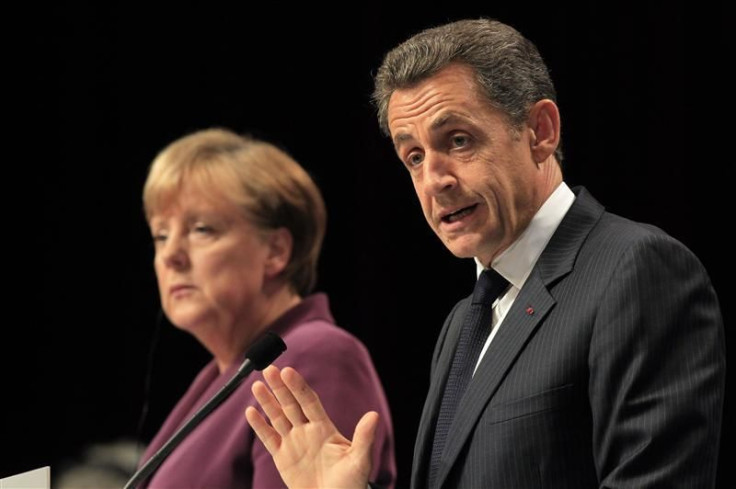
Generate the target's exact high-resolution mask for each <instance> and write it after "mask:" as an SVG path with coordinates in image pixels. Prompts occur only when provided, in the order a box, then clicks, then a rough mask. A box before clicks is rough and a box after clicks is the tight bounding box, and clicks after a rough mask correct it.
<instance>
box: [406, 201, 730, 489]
mask: <svg viewBox="0 0 736 489" xmlns="http://www.w3.org/2000/svg"><path fill="white" fill-rule="evenodd" d="M575 193H576V194H577V198H576V200H575V202H574V204H573V205H572V207H571V208H570V210H569V211H568V213H567V215H566V216H565V218H564V219H563V221H562V222H561V224H560V226H559V227H558V229H557V231H556V232H555V234H554V235H553V237H552V239H551V240H550V242H549V244H548V245H547V247H546V248H545V250H544V252H543V253H542V255H541V256H540V258H539V261H538V262H537V264H536V266H535V267H534V270H533V272H532V274H531V276H530V277H529V279H528V280H527V282H526V283H525V285H524V287H523V288H522V289H521V291H520V293H519V295H518V297H517V298H516V301H515V302H514V304H513V306H512V308H511V310H510V311H509V312H508V315H507V316H506V318H505V319H504V322H503V324H502V325H501V327H500V330H499V331H498V333H497V335H496V337H495V338H494V340H493V342H491V344H490V347H489V349H488V351H487V352H486V355H485V357H484V358H483V360H482V362H481V364H480V366H479V368H478V371H477V372H476V374H475V376H474V378H473V380H472V381H471V383H470V385H469V386H468V390H467V391H466V394H465V397H464V398H463V399H462V401H461V403H460V405H459V406H458V410H457V413H458V414H457V416H456V418H455V420H454V422H453V426H452V427H451V429H450V434H449V435H448V438H447V444H446V447H445V452H444V455H443V457H442V458H443V465H442V466H441V467H440V469H439V475H438V484H439V486H438V487H460V488H511V487H514V488H516V487H518V488H524V489H534V488H538V487H540V488H541V487H545V488H547V487H549V488H564V489H574V488H586V489H590V488H594V487H611V488H613V487H635V488H645V487H694V488H695V487H697V488H705V487H712V485H713V484H714V480H715V473H716V461H717V455H718V443H719V433H720V423H721V415H722V405H723V395H724V376H725V351H724V348H725V347H724V336H723V325H722V322H721V316H720V311H719V307H718V303H717V299H716V296H715V293H714V291H713V288H712V286H711V284H710V281H709V278H708V276H707V274H706V272H705V270H704V269H703V267H702V265H701V264H700V262H699V261H698V260H697V258H696V257H695V256H694V255H693V254H692V253H691V252H690V251H689V250H687V249H686V248H685V247H684V246H683V245H682V244H680V243H679V242H677V241H675V240H674V239H673V238H671V237H669V236H667V235H666V234H665V233H663V232H662V231H660V230H659V229H657V228H655V227H653V226H648V225H643V224H637V223H634V222H631V221H628V220H626V219H623V218H621V217H618V216H615V215H613V214H609V213H607V212H605V211H604V209H603V207H602V206H601V205H600V204H599V203H598V202H596V201H595V199H593V198H592V197H591V196H590V194H588V193H587V191H586V190H585V189H576V192H575ZM468 300H469V299H467V298H466V299H464V300H462V301H460V302H459V303H458V304H457V305H456V306H455V308H454V309H453V310H452V312H451V313H450V315H449V317H448V318H447V320H446V321H445V325H444V327H443V329H442V331H441V333H440V336H439V339H438V341H437V345H436V347H435V352H434V356H433V361H432V375H431V384H430V388H429V393H428V396H427V400H426V403H425V406H424V410H423V413H422V419H421V422H420V425H419V432H418V435H417V441H416V446H415V451H414V464H413V472H412V487H413V488H416V489H419V488H424V487H426V483H427V479H426V476H427V470H428V463H429V457H430V454H431V443H432V434H433V432H434V423H435V420H436V417H437V413H438V410H439V404H440V401H441V393H442V389H443V387H444V383H445V381H446V378H447V373H448V371H449V367H450V364H451V361H452V353H453V352H454V350H455V346H456V343H457V341H458V336H459V332H460V327H461V325H462V321H463V316H464V315H465V311H466V309H467V306H468ZM530 307H531V309H529V308H530ZM531 310H533V312H532V311H531ZM530 312H531V313H530Z"/></svg>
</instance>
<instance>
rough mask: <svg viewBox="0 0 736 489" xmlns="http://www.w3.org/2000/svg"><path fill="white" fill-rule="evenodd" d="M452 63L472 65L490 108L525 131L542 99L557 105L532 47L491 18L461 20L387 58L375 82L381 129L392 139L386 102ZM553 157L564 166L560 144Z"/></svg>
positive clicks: (410, 42) (431, 31) (413, 40)
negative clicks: (525, 124)
mask: <svg viewBox="0 0 736 489" xmlns="http://www.w3.org/2000/svg"><path fill="white" fill-rule="evenodd" d="M452 63H463V64H465V65H467V66H470V67H471V68H472V69H473V70H474V71H475V74H476V81H477V83H478V85H479V87H480V89H481V90H482V92H483V93H484V95H485V97H486V98H487V99H488V101H489V102H490V104H491V105H492V106H493V107H494V108H496V109H497V110H499V111H501V112H502V113H503V114H505V115H506V117H508V121H509V123H510V124H511V125H512V127H514V128H515V129H521V127H522V126H523V125H524V123H525V122H526V120H527V116H528V112H529V109H530V108H531V106H532V105H534V104H535V103H536V102H538V101H539V100H543V99H550V100H552V101H555V102H556V101H557V94H556V92H555V88H554V85H553V84H552V79H551V78H550V76H549V70H548V69H547V66H546V65H545V63H544V61H543V60H542V57H541V56H540V54H539V51H538V50H537V48H536V46H535V45H534V43H532V42H531V41H530V40H528V39H526V38H525V37H524V36H522V35H521V33H519V32H518V31H517V30H516V29H514V28H512V27H510V26H508V25H506V24H503V23H501V22H498V21H496V20H492V19H478V20H461V21H457V22H452V23H449V24H445V25H442V26H439V27H434V28H430V29H426V30H424V31H422V32H420V33H418V34H416V35H414V36H413V37H411V38H410V39H408V40H406V41H404V42H403V43H401V44H400V45H398V46H397V47H395V48H394V49H392V50H391V51H389V53H388V54H387V55H386V57H385V58H384V60H383V63H382V64H381V67H380V68H379V69H378V73H377V74H376V77H375V90H374V92H373V101H374V103H375V105H376V107H377V109H378V122H379V124H380V126H381V130H382V131H383V132H384V133H385V134H386V135H390V131H389V128H388V102H389V99H390V98H391V94H392V93H393V92H394V90H397V89H401V88H410V87H412V86H415V85H416V84H418V83H420V82H421V81H423V80H426V79H427V78H429V77H431V76H433V75H434V74H436V73H437V72H439V71H440V70H442V69H443V68H445V67H446V66H448V65H450V64H452ZM555 156H556V157H557V161H558V162H559V163H561V162H562V144H561V142H560V145H558V147H557V150H556V151H555Z"/></svg>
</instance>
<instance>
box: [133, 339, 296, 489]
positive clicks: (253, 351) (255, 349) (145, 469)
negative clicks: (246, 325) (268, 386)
mask: <svg viewBox="0 0 736 489" xmlns="http://www.w3.org/2000/svg"><path fill="white" fill-rule="evenodd" d="M284 350H286V344H285V343H284V341H283V340H282V339H281V338H280V337H279V335H277V334H276V333H273V332H271V331H267V332H266V333H264V334H263V335H262V336H261V337H260V338H258V339H257V340H256V341H255V342H254V343H253V344H252V345H251V347H250V348H248V351H247V352H246V353H245V361H243V363H242V365H240V368H239V369H238V371H237V372H236V373H235V375H233V378H232V379H230V380H229V381H228V382H227V383H226V384H225V385H223V386H222V388H221V389H220V390H219V391H217V393H216V394H215V395H214V396H212V399H210V400H209V401H207V403H206V404H205V405H204V406H202V407H201V408H199V410H198V411H197V412H196V413H194V414H193V415H192V417H191V418H189V419H188V420H187V421H186V422H185V423H184V424H183V425H182V426H181V428H179V429H178V430H177V431H176V433H174V435H173V436H172V437H171V438H169V440H168V441H167V442H166V443H165V444H164V445H163V446H162V447H161V448H160V449H159V450H158V451H157V452H156V453H154V454H153V456H152V457H151V458H149V459H148V461H147V462H146V463H145V464H144V465H143V466H142V467H141V468H140V469H138V471H137V472H136V473H135V474H133V477H131V478H130V480H129V481H128V483H127V484H125V487H124V488H123V489H134V488H135V487H137V486H138V484H140V483H141V482H142V481H143V480H144V479H145V478H146V477H148V476H149V475H151V473H153V471H155V470H156V469H157V468H158V466H159V465H161V463H162V462H163V461H164V459H165V458H166V457H168V456H169V454H170V453H171V451H172V450H174V448H175V447H176V446H177V445H179V443H181V441H182V440H183V439H184V437H185V436H187V435H188V434H189V433H190V432H191V431H192V430H193V429H194V428H196V427H197V425H199V423H201V422H202V420H203V419H204V418H205V417H207V415H209V414H210V413H211V412H212V411H213V410H214V409H215V408H216V407H217V406H219V405H220V404H221V403H222V401H224V400H225V399H227V398H228V397H229V396H230V394H232V393H233V391H234V390H235V388H236V387H238V385H240V382H241V381H242V380H243V379H244V378H245V377H246V376H248V375H249V374H250V373H251V372H253V370H258V371H260V370H263V369H264V368H266V367H268V366H269V365H270V364H271V362H273V361H274V360H276V358H277V357H278V356H279V355H281V353H283V352H284Z"/></svg>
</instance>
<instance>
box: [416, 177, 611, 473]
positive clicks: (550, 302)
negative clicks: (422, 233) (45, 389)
mask: <svg viewBox="0 0 736 489" xmlns="http://www.w3.org/2000/svg"><path fill="white" fill-rule="evenodd" d="M575 190H576V192H575V193H576V194H578V198H577V199H576V200H575V202H574V203H573V205H572V207H571V208H570V210H569V211H568V213H567V214H566V215H565V218H564V219H563V220H562V222H561V223H560V225H559V227H558V228H557V230H556V231H555V233H554V235H553V236H552V239H550V242H549V243H548V245H547V247H546V248H545V250H544V252H543V253H542V255H541V256H540V257H539V260H538V261H537V264H536V265H535V267H534V269H533V270H532V273H531V275H530V276H529V278H528V279H527V281H526V283H525V284H524V286H523V287H522V290H521V291H520V292H519V295H518V297H517V298H516V300H515V301H514V304H513V306H512V307H511V309H510V310H509V312H508V314H507V315H506V317H505V318H504V320H503V323H502V325H501V326H500V329H499V331H498V333H497V335H496V337H495V338H494V339H493V341H492V342H491V344H490V346H489V348H488V350H487V351H486V353H485V356H484V357H483V360H482V361H481V364H480V365H479V367H478V370H477V372H476V373H475V376H474V377H473V379H472V381H471V382H470V384H469V385H468V389H467V391H466V392H465V395H464V397H463V399H462V400H461V401H460V404H459V405H458V410H457V413H458V414H457V415H456V417H455V420H454V421H453V424H452V426H451V428H450V432H449V434H448V438H447V443H446V445H445V450H444V454H443V457H442V458H443V464H442V466H441V467H440V471H439V473H438V477H437V482H438V487H441V486H442V484H443V483H444V481H445V479H446V478H447V476H448V475H449V473H450V469H451V468H452V466H453V465H454V464H455V461H456V460H457V458H458V455H459V454H460V452H461V450H462V448H463V446H464V445H465V443H466V441H467V439H468V437H469V436H470V433H471V432H472V430H473V429H474V427H475V426H476V424H477V422H478V418H479V417H480V416H481V414H482V413H483V411H484V408H485V407H486V406H487V405H488V403H489V402H490V400H491V398H492V397H493V395H494V393H495V392H496V391H497V390H498V387H499V386H500V385H501V382H503V379H504V378H505V377H506V375H507V373H508V371H509V369H511V368H512V366H513V364H514V362H515V360H516V359H517V358H518V356H519V354H520V353H521V351H522V350H523V349H524V346H525V345H526V344H527V343H528V341H529V339H530V338H531V336H532V335H533V334H534V332H535V331H536V330H537V329H538V328H539V327H542V324H543V320H544V318H545V317H546V316H547V314H548V313H549V311H550V310H551V309H552V308H553V307H554V305H555V300H554V298H553V297H552V295H550V293H549V287H550V286H551V285H552V284H553V283H555V282H556V281H558V280H560V279H561V278H562V277H564V276H565V275H567V274H568V273H570V271H571V270H572V268H573V265H574V262H575V258H576V257H577V254H578V252H579V250H580V247H581V246H582V244H583V242H584V241H585V238H586V237H587V236H588V234H589V233H590V231H591V229H592V228H593V226H594V225H595V223H596V222H598V220H599V219H600V216H601V215H602V213H603V207H602V206H601V205H600V204H598V202H597V201H595V199H593V198H592V197H591V196H590V195H589V194H588V193H587V191H586V190H585V189H575ZM465 310H466V309H465V308H463V311H462V312H463V314H462V315H461V314H457V315H456V317H455V318H454V322H455V323H456V324H455V325H454V326H455V327H454V328H451V329H450V333H453V340H452V342H450V341H448V342H447V344H446V345H445V348H444V350H443V352H442V355H441V357H440V360H441V363H438V368H437V372H435V375H434V379H433V381H432V386H431V388H430V394H429V397H428V400H427V404H425V408H424V413H423V415H422V424H421V426H420V428H421V431H420V436H421V437H422V445H419V440H417V442H418V443H417V447H416V448H417V450H419V449H420V446H421V450H422V452H421V453H420V454H419V457H417V453H415V460H414V462H415V467H414V470H415V472H416V471H417V470H422V471H423V472H419V474H417V473H414V474H413V477H412V480H413V481H417V480H419V479H416V478H415V477H416V476H417V475H420V476H421V477H426V475H424V474H426V463H427V460H428V458H429V454H428V453H429V452H427V450H428V448H429V444H430V443H431V442H432V432H433V430H434V419H435V418H436V416H437V410H438V409H439V400H440V393H441V392H442V389H443V388H444V383H445V380H446V377H447V373H448V370H449V368H450V362H451V361H452V353H453V352H454V351H455V346H456V344H457V340H458V337H459V329H460V325H461V323H462V319H463V316H464V313H465ZM458 312H460V311H458ZM448 334H449V333H448ZM448 340H449V338H448ZM440 364H441V366H442V368H439V367H440ZM428 415H429V416H428ZM430 421H431V422H430ZM417 459H420V460H419V462H421V466H420V467H416V464H417V461H418V460H417ZM422 480H423V479H422Z"/></svg>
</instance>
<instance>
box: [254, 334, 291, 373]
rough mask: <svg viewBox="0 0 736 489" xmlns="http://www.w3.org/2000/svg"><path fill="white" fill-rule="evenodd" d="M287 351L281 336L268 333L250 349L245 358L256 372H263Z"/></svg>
mask: <svg viewBox="0 0 736 489" xmlns="http://www.w3.org/2000/svg"><path fill="white" fill-rule="evenodd" d="M284 350H286V343H284V340H282V339H281V337H280V336H279V335H277V334H276V333H273V332H271V331H266V332H265V333H264V334H263V335H262V336H261V337H260V338H258V339H257V340H256V341H255V342H253V344H252V345H251V346H250V348H248V351H247V352H246V353H245V358H247V359H249V360H250V361H251V363H252V364H253V367H254V368H255V369H256V370H263V369H264V368H266V367H268V366H269V365H271V362H273V361H274V360H276V358H277V357H278V356H279V355H281V354H282V353H283V352H284Z"/></svg>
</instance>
